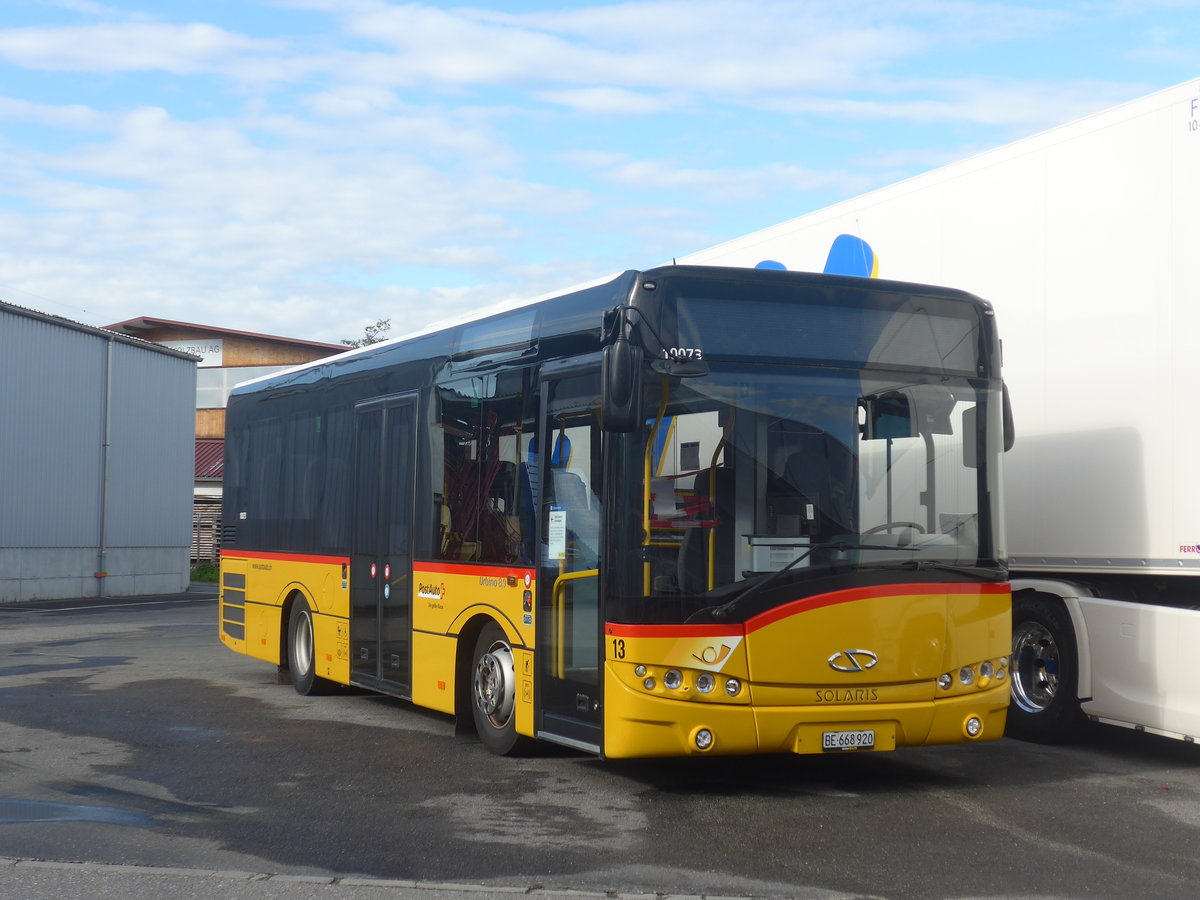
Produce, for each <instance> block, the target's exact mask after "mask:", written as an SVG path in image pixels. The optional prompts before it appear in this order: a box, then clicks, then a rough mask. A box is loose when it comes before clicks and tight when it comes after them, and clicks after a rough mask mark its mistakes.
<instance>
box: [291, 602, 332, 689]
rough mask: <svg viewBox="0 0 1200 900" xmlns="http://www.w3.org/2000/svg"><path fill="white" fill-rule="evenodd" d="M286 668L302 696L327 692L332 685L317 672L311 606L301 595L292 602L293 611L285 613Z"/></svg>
mask: <svg viewBox="0 0 1200 900" xmlns="http://www.w3.org/2000/svg"><path fill="white" fill-rule="evenodd" d="M288 672H289V673H290V674H291V676H292V686H293V687H295V688H296V692H297V693H300V694H304V695H305V696H312V695H314V694H323V693H326V692H327V691H328V690H329V688H330V687H332V685H333V682H331V681H326V680H325V679H324V678H321V677H319V676H318V675H317V655H316V642H315V640H314V638H313V618H312V610H311V609H310V608H309V605H308V601H307V600H305V599H304V598H303V597H297V598H296V600H295V602H293V603H292V613H291V615H290V616H289V617H288Z"/></svg>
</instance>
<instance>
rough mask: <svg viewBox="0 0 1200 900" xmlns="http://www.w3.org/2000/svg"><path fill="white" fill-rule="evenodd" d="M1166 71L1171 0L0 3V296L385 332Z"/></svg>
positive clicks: (1057, 119)
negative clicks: (377, 324)
mask: <svg viewBox="0 0 1200 900" xmlns="http://www.w3.org/2000/svg"><path fill="white" fill-rule="evenodd" d="M1193 78H1200V0H1162V2H1137V3H1135V2H1124V0H1112V2H1106V0H1087V2H1084V0H1080V2H1062V3H1043V2H998V3H990V2H970V0H925V2H906V0H880V2H872V0H865V2H855V3H850V2H845V3H843V2H770V0H737V2H725V0H687V2H674V0H670V2H657V0H648V2H633V3H611V4H593V5H588V4H579V3H558V2H550V0H547V2H540V3H539V2H513V3H497V2H491V3H488V2H483V3H478V4H476V5H472V6H460V5H451V4H434V3H399V2H387V0H257V2H256V0H203V2H200V0H195V2H172V0H154V2H151V0H130V2H93V0H0V299H4V300H6V301H9V302H11V303H16V304H19V305H22V306H29V307H33V308H36V309H41V310H44V311H46V312H51V313H55V314H57V315H62V316H66V317H68V318H72V319H76V320H79V321H84V322H88V323H90V324H96V325H104V324H109V323H112V322H118V321H121V320H124V319H128V318H133V317H135V316H154V317H158V318H164V319H176V320H183V321H190V322H200V323H204V324H211V325H219V326H222V327H228V328H235V329H241V330H246V331H254V332H266V333H272V334H283V335H288V336H294V337H304V338H309V339H313V340H327V341H337V340H339V339H341V338H344V337H357V336H359V335H361V334H362V331H363V328H364V327H365V326H366V325H368V324H370V323H372V322H374V321H375V320H376V319H380V318H390V319H391V320H392V333H393V334H399V333H403V332H406V331H410V330H415V329H418V328H420V327H423V326H424V325H426V324H428V323H429V322H431V321H434V320H438V319H442V318H447V317H450V316H454V315H458V314H460V313H463V312H467V311H470V310H473V309H477V308H481V307H484V306H488V305H491V304H493V303H498V302H509V301H512V300H514V299H518V298H522V297H531V296H534V295H537V294H541V293H543V292H546V291H550V290H553V289H556V288H560V287H566V286H570V285H573V284H576V283H579V282H582V281H586V280H590V279H593V278H596V277H600V276H603V275H606V274H609V273H613V272H618V271H621V270H623V269H628V268H641V267H648V266H653V265H657V264H660V263H662V262H666V261H669V260H670V259H671V258H672V257H675V256H682V255H684V254H687V253H690V252H694V251H697V250H700V249H703V248H705V247H708V246H711V245H713V244H717V243H720V242H722V241H725V240H728V239H731V238H734V237H737V236H740V235H743V234H746V233H748V232H751V231H755V230H757V229H760V228H764V227H767V226H770V225H774V224H776V223H778V222H782V221H785V220H787V219H790V218H793V217H796V216H799V215H802V214H804V213H807V212H811V211H813V210H815V209H820V208H822V207H824V206H827V205H829V204H831V203H834V202H837V201H839V200H844V199H847V198H850V197H853V196H857V195H858V194H861V193H863V192H865V191H868V190H871V189H874V188H877V187H882V186H884V185H887V184H891V183H893V182H895V181H898V180H900V179H902V178H905V177H908V176H911V175H916V174H919V173H921V172H924V171H927V170H929V169H932V168H936V167H938V166H940V165H944V164H946V163H949V162H953V161H955V160H958V159H962V158H964V157H966V156H970V155H972V154H974V153H977V152H980V151H983V150H987V149H990V148H992V147H996V146H999V145H1001V144H1004V143H1007V142H1009V141H1012V140H1016V139H1019V138H1022V137H1025V136H1028V135H1030V134H1034V133H1036V132H1038V131H1042V130H1045V129H1047V128H1051V127H1054V126H1057V125H1061V124H1064V123H1066V122H1068V121H1071V120H1074V119H1077V118H1079V117H1081V116H1084V115H1087V114H1089V113H1092V112H1097V111H1099V110H1102V109H1106V108H1108V107H1110V106H1114V105H1116V104H1118V103H1122V102H1125V101H1128V100H1133V99H1136V98H1138V97H1141V96H1143V95H1145V94H1148V93H1151V92H1153V91H1156V90H1159V89H1162V88H1166V87H1170V86H1173V85H1175V84H1179V83H1181V82H1184V81H1187V80H1189V79H1193ZM822 262H823V261H822V260H814V261H813V266H814V268H819V267H820V265H821V264H822ZM883 274H886V273H883Z"/></svg>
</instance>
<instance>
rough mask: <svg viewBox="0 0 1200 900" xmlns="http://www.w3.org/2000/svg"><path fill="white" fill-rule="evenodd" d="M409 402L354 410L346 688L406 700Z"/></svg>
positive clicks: (412, 408)
mask: <svg viewBox="0 0 1200 900" xmlns="http://www.w3.org/2000/svg"><path fill="white" fill-rule="evenodd" d="M416 408H417V407H416V401H415V398H414V397H413V396H406V397H388V398H385V399H382V400H373V401H369V402H367V403H362V404H359V405H358V406H357V407H356V408H355V419H354V430H355V469H354V536H353V545H352V550H351V554H350V604H351V613H350V648H351V660H350V669H351V681H353V682H354V683H356V684H363V685H367V686H370V687H375V688H377V689H380V690H388V691H391V692H395V693H400V694H404V695H407V693H408V691H409V687H410V685H411V683H412V682H411V678H410V675H409V672H410V664H409V643H410V641H409V628H410V618H409V614H410V607H411V605H412V586H411V583H410V582H411V576H412V517H413V489H412V487H413V484H412V483H413V443H414V429H415V426H416Z"/></svg>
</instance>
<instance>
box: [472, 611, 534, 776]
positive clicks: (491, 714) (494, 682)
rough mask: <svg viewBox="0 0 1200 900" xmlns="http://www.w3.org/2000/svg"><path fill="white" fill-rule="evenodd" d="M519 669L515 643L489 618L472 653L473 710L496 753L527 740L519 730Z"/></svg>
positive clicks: (506, 752)
mask: <svg viewBox="0 0 1200 900" xmlns="http://www.w3.org/2000/svg"><path fill="white" fill-rule="evenodd" d="M516 705H517V672H516V665H515V662H514V659H513V650H512V646H511V645H510V644H509V643H508V639H507V638H506V637H505V636H504V631H503V630H502V629H501V628H500V626H499V625H497V624H496V623H495V622H488V623H487V624H486V625H484V626H483V630H482V631H480V632H479V637H478V638H477V639H476V641H475V652H474V654H473V655H472V657H471V713H472V715H473V717H474V719H475V730H476V731H477V732H478V733H479V739H480V740H481V741H483V745H484V746H485V747H487V748H488V750H490V751H491V752H492V753H496V754H499V755H501V756H506V755H509V754H512V753H515V752H517V751H518V750H519V749H520V748H521V747H522V746H523V744H524V743H525V741H524V740H523V739H522V738H521V737H520V736H519V735H518V734H517V716H516Z"/></svg>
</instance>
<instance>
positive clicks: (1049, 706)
mask: <svg viewBox="0 0 1200 900" xmlns="http://www.w3.org/2000/svg"><path fill="white" fill-rule="evenodd" d="M1012 622H1013V653H1012V666H1011V672H1012V703H1011V704H1010V705H1009V708H1008V728H1007V733H1008V734H1009V735H1011V736H1012V737H1015V738H1020V739H1021V740H1026V741H1035V742H1037V743H1040V744H1057V743H1063V742H1066V741H1069V740H1071V739H1072V738H1073V737H1075V736H1076V735H1077V734H1078V732H1079V729H1080V727H1081V726H1082V725H1083V723H1084V721H1085V719H1084V715H1083V712H1082V711H1081V710H1080V708H1079V652H1078V650H1077V649H1076V645H1075V629H1074V627H1073V626H1072V624H1071V617H1070V615H1069V614H1068V613H1067V610H1066V607H1065V606H1063V604H1062V601H1060V600H1059V599H1058V598H1056V597H1047V596H1045V595H1041V594H1034V593H1032V592H1028V591H1023V592H1019V593H1017V594H1015V595H1014V596H1013V616H1012Z"/></svg>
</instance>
